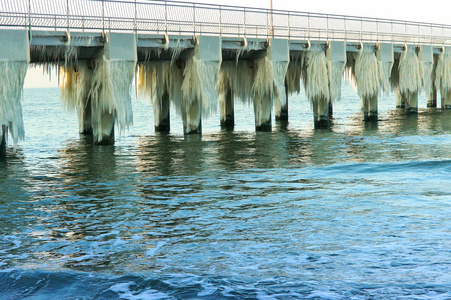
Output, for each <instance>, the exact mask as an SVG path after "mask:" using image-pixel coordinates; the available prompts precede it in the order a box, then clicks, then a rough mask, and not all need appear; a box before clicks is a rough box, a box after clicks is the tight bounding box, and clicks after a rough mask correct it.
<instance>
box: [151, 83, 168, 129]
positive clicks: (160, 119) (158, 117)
mask: <svg viewBox="0 0 451 300" xmlns="http://www.w3.org/2000/svg"><path fill="white" fill-rule="evenodd" d="M169 113H170V102H169V94H168V93H167V92H165V93H164V94H163V96H162V99H161V102H160V103H159V105H158V106H157V105H155V106H154V118H155V132H163V133H168V132H169V131H170V129H171V120H170V115H169Z"/></svg>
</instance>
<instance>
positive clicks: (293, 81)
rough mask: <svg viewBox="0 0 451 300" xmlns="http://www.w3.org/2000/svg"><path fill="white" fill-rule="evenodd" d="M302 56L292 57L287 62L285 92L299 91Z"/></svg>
mask: <svg viewBox="0 0 451 300" xmlns="http://www.w3.org/2000/svg"><path fill="white" fill-rule="evenodd" d="M303 62H304V58H303V57H297V58H294V59H293V58H292V60H291V61H290V63H289V64H288V69H287V75H286V76H285V80H286V82H287V92H288V93H290V94H293V93H300V92H301V75H302V68H303Z"/></svg>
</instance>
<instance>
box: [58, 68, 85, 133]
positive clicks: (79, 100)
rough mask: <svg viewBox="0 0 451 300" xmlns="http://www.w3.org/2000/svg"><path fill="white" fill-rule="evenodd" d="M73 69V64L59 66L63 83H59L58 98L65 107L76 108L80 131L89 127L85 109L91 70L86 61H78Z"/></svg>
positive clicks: (68, 108)
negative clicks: (86, 121) (65, 66)
mask: <svg viewBox="0 0 451 300" xmlns="http://www.w3.org/2000/svg"><path fill="white" fill-rule="evenodd" d="M76 69H77V72H76V71H75V67H74V66H69V67H67V68H64V67H60V72H61V77H62V78H63V83H62V84H61V85H60V98H61V102H62V104H63V106H64V108H65V109H67V110H74V109H75V110H76V111H77V114H78V123H79V130H80V133H82V132H84V131H85V130H89V129H90V124H85V122H84V121H85V114H86V110H87V109H88V110H91V107H89V108H88V107H87V105H88V99H89V91H90V88H91V81H92V71H91V70H90V69H89V68H88V65H87V63H86V61H79V62H78V66H77V67H76ZM87 126H89V128H87Z"/></svg>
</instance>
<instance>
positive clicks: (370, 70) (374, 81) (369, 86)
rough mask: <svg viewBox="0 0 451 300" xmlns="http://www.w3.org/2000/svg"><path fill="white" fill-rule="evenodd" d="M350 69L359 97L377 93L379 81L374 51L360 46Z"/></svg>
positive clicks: (368, 96) (371, 95)
mask: <svg viewBox="0 0 451 300" xmlns="http://www.w3.org/2000/svg"><path fill="white" fill-rule="evenodd" d="M352 70H353V72H352V73H353V74H352V75H353V80H354V84H355V86H356V87H357V92H358V94H359V96H360V97H361V98H370V97H374V96H376V95H377V94H378V93H379V90H380V87H381V82H380V76H379V68H378V63H377V58H376V55H375V53H374V51H372V50H369V49H364V48H362V49H361V50H360V51H359V53H358V54H357V55H356V57H355V64H354V66H353V68H352Z"/></svg>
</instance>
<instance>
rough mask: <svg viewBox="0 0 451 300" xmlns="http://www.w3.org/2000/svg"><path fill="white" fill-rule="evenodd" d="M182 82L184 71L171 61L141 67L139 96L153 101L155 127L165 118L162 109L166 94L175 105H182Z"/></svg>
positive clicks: (150, 63) (148, 62)
mask: <svg viewBox="0 0 451 300" xmlns="http://www.w3.org/2000/svg"><path fill="white" fill-rule="evenodd" d="M182 81H183V69H182V68H178V67H177V65H176V64H175V63H172V62H171V61H147V62H145V63H142V64H140V65H139V79H138V94H139V96H140V97H143V98H145V99H149V100H151V101H152V104H153V112H154V120H155V126H158V125H159V123H158V122H159V121H161V120H162V118H164V116H162V115H161V114H162V110H161V108H162V107H163V105H164V104H163V101H166V99H163V98H164V96H165V94H167V96H168V98H169V99H171V100H172V101H173V102H174V103H180V99H181V86H182ZM169 99H168V100H169Z"/></svg>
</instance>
